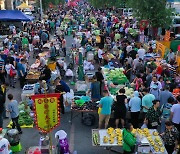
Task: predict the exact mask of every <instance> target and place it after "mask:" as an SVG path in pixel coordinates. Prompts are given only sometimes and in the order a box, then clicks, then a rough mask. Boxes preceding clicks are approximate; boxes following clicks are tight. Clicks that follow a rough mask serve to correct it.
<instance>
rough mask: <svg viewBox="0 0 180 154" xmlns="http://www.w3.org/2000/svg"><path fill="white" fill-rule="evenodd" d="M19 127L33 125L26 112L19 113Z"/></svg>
mask: <svg viewBox="0 0 180 154" xmlns="http://www.w3.org/2000/svg"><path fill="white" fill-rule="evenodd" d="M18 122H19V125H20V126H22V125H27V126H29V125H32V124H33V119H32V118H31V117H30V115H29V113H27V112H20V114H19V120H18Z"/></svg>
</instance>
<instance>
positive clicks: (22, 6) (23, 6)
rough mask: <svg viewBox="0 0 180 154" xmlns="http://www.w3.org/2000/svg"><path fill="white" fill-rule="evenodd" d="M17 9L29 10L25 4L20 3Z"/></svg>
mask: <svg viewBox="0 0 180 154" xmlns="http://www.w3.org/2000/svg"><path fill="white" fill-rule="evenodd" d="M18 8H19V9H27V8H30V6H28V5H27V4H26V3H22V4H21V5H19V6H18Z"/></svg>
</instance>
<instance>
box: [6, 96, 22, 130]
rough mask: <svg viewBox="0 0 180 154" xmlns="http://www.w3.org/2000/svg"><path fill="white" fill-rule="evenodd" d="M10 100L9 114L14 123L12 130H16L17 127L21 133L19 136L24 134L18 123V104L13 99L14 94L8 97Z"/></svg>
mask: <svg viewBox="0 0 180 154" xmlns="http://www.w3.org/2000/svg"><path fill="white" fill-rule="evenodd" d="M8 99H9V104H8V110H7V112H10V116H11V119H12V122H13V125H12V129H14V128H15V127H16V128H17V130H18V131H19V134H22V130H21V127H20V125H19V123H18V119H19V109H18V102H17V101H16V100H14V99H13V95H12V94H9V95H8Z"/></svg>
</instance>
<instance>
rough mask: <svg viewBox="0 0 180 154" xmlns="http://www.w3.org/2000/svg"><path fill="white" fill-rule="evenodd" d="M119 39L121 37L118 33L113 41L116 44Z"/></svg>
mask: <svg viewBox="0 0 180 154" xmlns="http://www.w3.org/2000/svg"><path fill="white" fill-rule="evenodd" d="M120 38H121V35H120V34H119V33H118V32H116V34H115V37H114V39H115V41H116V42H117V41H118V40H119V39H120Z"/></svg>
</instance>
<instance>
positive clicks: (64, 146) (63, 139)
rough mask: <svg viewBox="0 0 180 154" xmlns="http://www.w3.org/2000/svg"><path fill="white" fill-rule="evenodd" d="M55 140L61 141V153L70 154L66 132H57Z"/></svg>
mask: <svg viewBox="0 0 180 154" xmlns="http://www.w3.org/2000/svg"><path fill="white" fill-rule="evenodd" d="M55 138H58V139H59V146H60V153H62V154H69V153H70V152H69V144H68V140H67V134H66V132H65V131H64V130H59V131H57V132H56V134H55Z"/></svg>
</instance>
